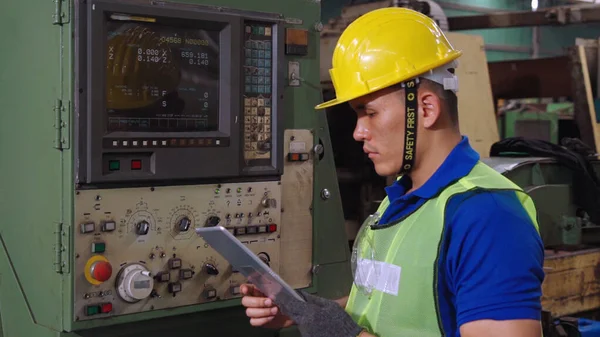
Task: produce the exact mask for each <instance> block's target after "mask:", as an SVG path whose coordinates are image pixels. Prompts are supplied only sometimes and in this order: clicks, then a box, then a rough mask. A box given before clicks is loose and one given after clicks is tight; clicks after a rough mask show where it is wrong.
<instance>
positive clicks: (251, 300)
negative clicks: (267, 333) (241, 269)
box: [240, 284, 294, 329]
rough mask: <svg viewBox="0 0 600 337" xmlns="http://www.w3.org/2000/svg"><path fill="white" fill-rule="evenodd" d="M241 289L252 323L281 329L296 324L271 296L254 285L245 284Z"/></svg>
mask: <svg viewBox="0 0 600 337" xmlns="http://www.w3.org/2000/svg"><path fill="white" fill-rule="evenodd" d="M240 290H241V292H242V295H244V297H242V305H243V306H245V307H246V308H247V309H246V315H247V316H248V317H249V318H250V325H252V326H260V327H265V328H271V329H281V328H286V327H289V326H291V325H293V324H294V322H293V321H292V320H291V319H290V318H289V317H287V316H285V315H283V314H282V313H281V312H280V310H279V307H277V306H276V305H275V303H273V301H272V300H271V299H270V298H268V297H266V296H265V295H264V294H263V293H261V292H260V291H259V290H258V289H256V287H254V286H253V285H250V284H244V285H242V286H241V287H240Z"/></svg>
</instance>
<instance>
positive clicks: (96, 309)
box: [85, 305, 100, 316]
mask: <svg viewBox="0 0 600 337" xmlns="http://www.w3.org/2000/svg"><path fill="white" fill-rule="evenodd" d="M98 313H100V306H99V305H88V306H87V307H85V314H86V315H88V316H94V315H97V314H98Z"/></svg>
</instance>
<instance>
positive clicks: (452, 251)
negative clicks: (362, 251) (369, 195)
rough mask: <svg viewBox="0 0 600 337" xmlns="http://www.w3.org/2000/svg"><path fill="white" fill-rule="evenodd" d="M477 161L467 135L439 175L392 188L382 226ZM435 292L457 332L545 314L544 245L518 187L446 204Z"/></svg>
mask: <svg viewBox="0 0 600 337" xmlns="http://www.w3.org/2000/svg"><path fill="white" fill-rule="evenodd" d="M478 161H479V154H478V153H477V152H475V150H473V148H471V146H470V145H469V140H468V138H467V137H463V139H462V141H461V142H460V143H459V144H458V145H457V146H456V147H455V148H454V150H453V151H452V152H451V153H450V155H449V156H448V157H447V158H446V160H445V161H444V163H443V164H442V165H441V166H440V168H439V169H438V170H437V171H436V172H435V174H434V175H433V176H432V177H431V178H430V179H429V180H428V181H427V182H426V183H425V184H424V185H423V186H421V187H420V188H418V189H417V190H415V191H413V192H411V193H409V194H406V191H407V190H409V189H410V185H411V182H410V178H408V177H406V176H405V177H402V178H401V179H399V180H398V181H396V182H395V183H394V184H392V185H391V186H388V187H387V188H386V192H387V195H388V198H389V200H390V205H389V206H388V208H387V210H386V212H385V213H384V214H383V215H382V218H381V221H380V222H379V223H380V224H385V223H389V222H391V221H394V220H396V219H399V218H401V217H403V216H406V215H408V214H409V213H411V212H412V211H414V210H415V209H417V208H418V207H419V206H421V205H422V204H423V203H424V202H425V201H427V200H428V199H430V198H433V197H435V196H436V195H438V194H439V193H440V192H441V191H442V190H443V189H444V188H445V187H446V186H448V185H450V184H452V183H453V182H455V181H457V180H458V179H460V178H462V177H464V176H466V175H467V174H469V172H470V171H471V169H472V168H473V166H475V164H476V163H477V162H478ZM445 226H446V229H445V232H444V236H443V241H442V249H441V256H440V259H439V264H438V270H439V278H438V284H437V289H438V293H439V301H440V308H439V309H440V315H441V318H442V326H443V328H444V335H445V336H451V337H459V336H460V331H459V328H460V326H461V325H462V324H464V323H467V322H471V321H476V320H481V319H492V320H509V319H536V320H539V319H540V317H541V310H542V308H541V303H540V297H541V295H542V291H541V285H542V282H543V279H544V270H543V264H544V246H543V244H542V240H541V238H540V235H539V234H538V233H537V231H536V230H535V228H534V226H533V225H532V223H531V220H530V218H529V216H528V215H527V212H526V211H525V209H524V208H523V206H522V205H521V203H520V202H519V200H518V199H517V198H516V196H515V194H514V193H513V192H505V191H502V192H496V191H494V192H490V191H486V192H483V193H482V192H481V191H480V192H477V193H466V194H461V195H459V196H455V197H452V198H451V199H450V200H449V202H448V206H447V208H446V224H445Z"/></svg>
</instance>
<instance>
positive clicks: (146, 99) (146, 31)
mask: <svg viewBox="0 0 600 337" xmlns="http://www.w3.org/2000/svg"><path fill="white" fill-rule="evenodd" d="M106 42H107V46H106V73H105V74H106V102H105V104H106V131H107V132H109V133H110V132H115V131H121V132H203V131H217V130H218V129H219V77H220V72H219V67H220V64H219V54H220V50H219V31H216V30H215V31H211V30H202V29H198V28H189V27H185V28H182V27H175V26H166V25H161V24H159V23H156V22H132V21H119V20H110V21H108V22H107V41H106Z"/></svg>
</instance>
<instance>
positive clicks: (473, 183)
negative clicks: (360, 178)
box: [346, 162, 539, 337]
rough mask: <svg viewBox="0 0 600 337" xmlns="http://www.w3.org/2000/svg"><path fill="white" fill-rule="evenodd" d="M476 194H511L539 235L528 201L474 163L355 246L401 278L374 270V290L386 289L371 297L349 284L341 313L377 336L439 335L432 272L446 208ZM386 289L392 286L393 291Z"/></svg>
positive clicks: (383, 206)
mask: <svg viewBox="0 0 600 337" xmlns="http://www.w3.org/2000/svg"><path fill="white" fill-rule="evenodd" d="M477 189H479V190H505V191H507V190H508V191H514V192H515V194H516V195H517V196H518V197H519V200H520V201H521V203H522V205H523V207H524V208H525V209H526V210H527V212H528V214H529V216H530V217H531V219H532V221H533V224H534V226H535V227H536V229H538V232H539V228H538V223H537V215H536V210H535V207H534V205H533V201H532V200H531V199H530V198H529V196H528V195H527V194H525V193H524V192H523V191H522V189H521V188H519V187H518V186H517V185H516V184H514V183H513V182H511V181H510V180H508V179H507V178H506V177H504V176H502V175H501V174H500V173H498V172H496V171H495V170H493V169H492V168H490V167H489V166H487V165H485V164H484V163H482V162H478V163H477V164H476V165H475V167H474V168H473V170H471V172H470V173H469V174H468V175H467V176H465V177H463V178H462V179H460V180H458V181H457V182H455V183H453V184H452V185H450V186H448V187H447V188H446V189H444V190H443V191H442V192H441V193H440V194H439V195H438V196H437V197H435V198H432V199H430V200H428V201H427V202H425V204H424V205H422V206H421V207H420V208H419V209H418V210H416V211H415V212H414V213H412V214H411V215H409V216H408V217H406V218H404V219H402V220H401V221H400V222H397V223H393V224H390V225H389V226H386V225H385V224H384V225H383V226H382V228H377V229H375V230H371V229H370V230H367V231H366V232H365V235H366V236H367V239H368V240H369V242H370V245H360V248H359V254H361V255H360V256H362V257H364V258H367V256H368V257H369V258H371V257H374V260H376V261H379V262H383V264H384V265H388V266H390V265H391V269H393V270H397V269H400V277H399V282H395V280H394V279H393V278H389V275H388V274H386V273H385V272H381V270H379V271H378V274H379V277H383V278H384V281H385V282H381V280H379V281H380V282H378V285H381V284H385V287H384V288H382V287H381V286H379V289H377V287H376V289H375V290H373V291H372V292H371V293H370V294H365V293H363V292H361V291H360V290H359V289H358V288H357V285H356V284H353V286H352V290H351V292H350V296H349V299H348V304H347V306H346V311H347V312H348V313H349V314H350V315H351V316H352V318H353V319H354V321H355V322H357V323H358V324H359V325H360V326H362V327H364V328H366V329H368V331H369V332H370V333H372V334H375V335H377V336H379V337H391V336H419V337H430V336H431V337H433V336H436V337H439V336H443V335H444V332H442V331H443V329H442V323H441V318H440V314H439V301H438V298H437V296H438V293H437V281H438V270H437V268H438V258H439V249H440V247H441V241H442V238H443V231H444V215H445V209H446V205H447V203H448V201H449V200H450V198H451V197H452V196H455V195H457V194H460V193H465V192H469V191H473V190H477ZM388 205H389V201H388V199H387V198H386V199H385V200H384V201H383V202H382V204H381V206H380V208H379V210H378V212H379V214H383V212H384V211H385V209H386V208H387V207H388ZM369 247H374V254H372V253H369V254H366V253H365V251H366V250H367V249H369ZM361 249H362V250H363V251H361ZM379 262H378V265H379V266H381V263H379ZM398 267H399V268H398ZM386 277H388V279H385V278H386ZM386 282H387V284H386ZM390 283H392V284H390ZM390 285H393V286H394V288H393V289H391V290H392V291H390V289H389V287H390ZM394 293H397V295H396V294H394Z"/></svg>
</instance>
